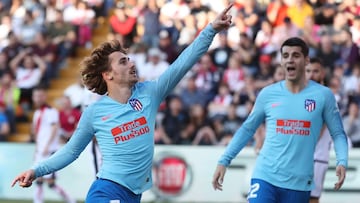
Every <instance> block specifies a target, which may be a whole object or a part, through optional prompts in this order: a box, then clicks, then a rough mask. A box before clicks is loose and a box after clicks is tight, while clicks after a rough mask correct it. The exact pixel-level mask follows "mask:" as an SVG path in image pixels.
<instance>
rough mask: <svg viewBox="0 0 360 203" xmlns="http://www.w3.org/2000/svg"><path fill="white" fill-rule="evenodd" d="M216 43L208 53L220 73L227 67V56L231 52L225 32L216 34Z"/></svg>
mask: <svg viewBox="0 0 360 203" xmlns="http://www.w3.org/2000/svg"><path fill="white" fill-rule="evenodd" d="M217 41H218V45H217V46H216V47H215V48H214V49H213V50H211V51H210V55H211V58H212V60H213V61H214V64H215V66H216V67H218V68H219V71H220V73H221V74H223V73H224V71H225V69H226V68H227V67H228V63H229V58H230V56H231V54H232V53H233V50H232V48H231V47H230V46H229V44H228V40H227V32H220V33H219V34H218V35H217Z"/></svg>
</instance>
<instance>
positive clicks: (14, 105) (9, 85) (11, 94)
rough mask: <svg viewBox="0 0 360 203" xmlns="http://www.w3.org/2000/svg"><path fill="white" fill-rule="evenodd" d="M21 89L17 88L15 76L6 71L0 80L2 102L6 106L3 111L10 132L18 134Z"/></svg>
mask: <svg viewBox="0 0 360 203" xmlns="http://www.w3.org/2000/svg"><path fill="white" fill-rule="evenodd" d="M19 100H20V89H19V88H18V87H17V86H16V83H15V76H14V74H13V73H12V72H11V71H10V70H7V71H5V72H4V73H3V74H2V75H1V78H0V102H1V103H2V104H4V109H3V111H4V112H5V114H6V117H7V120H8V122H9V125H10V132H11V133H15V132H16V126H15V124H16V117H17V116H19V115H20V114H21V112H19V109H18V107H19Z"/></svg>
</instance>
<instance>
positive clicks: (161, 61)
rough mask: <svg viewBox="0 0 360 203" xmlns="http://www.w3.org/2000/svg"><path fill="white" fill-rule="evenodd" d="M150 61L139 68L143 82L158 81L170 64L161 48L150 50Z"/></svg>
mask: <svg viewBox="0 0 360 203" xmlns="http://www.w3.org/2000/svg"><path fill="white" fill-rule="evenodd" d="M147 55H148V61H147V62H146V63H145V65H144V66H143V67H138V73H139V77H140V79H141V80H143V81H144V80H156V79H157V78H158V77H159V76H160V75H161V74H162V73H163V72H164V71H165V70H166V69H167V68H168V67H169V63H168V62H167V61H166V60H165V59H166V54H165V53H163V52H162V51H161V50H160V49H159V48H157V47H153V48H150V49H149V50H148V54H147Z"/></svg>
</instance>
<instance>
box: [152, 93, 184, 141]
mask: <svg viewBox="0 0 360 203" xmlns="http://www.w3.org/2000/svg"><path fill="white" fill-rule="evenodd" d="M188 123H189V115H188V112H187V111H186V110H185V109H184V107H183V103H182V101H181V98H180V97H179V96H170V97H169V98H168V101H167V108H166V110H165V112H164V117H163V119H162V121H161V125H160V126H159V128H160V132H161V133H162V134H163V135H162V136H163V137H166V138H167V140H168V142H170V143H166V141H165V142H164V141H162V142H160V143H158V144H180V140H181V134H182V133H184V132H183V131H184V130H185V128H186V126H187V125H188Z"/></svg>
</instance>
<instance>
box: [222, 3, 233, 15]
mask: <svg viewBox="0 0 360 203" xmlns="http://www.w3.org/2000/svg"><path fill="white" fill-rule="evenodd" d="M233 5H234V4H233V3H231V4H229V5H228V7H227V8H225V9H224V10H223V12H222V13H223V14H226V13H227V12H228V11H229V10H230V9H231V8H232V7H233Z"/></svg>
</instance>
